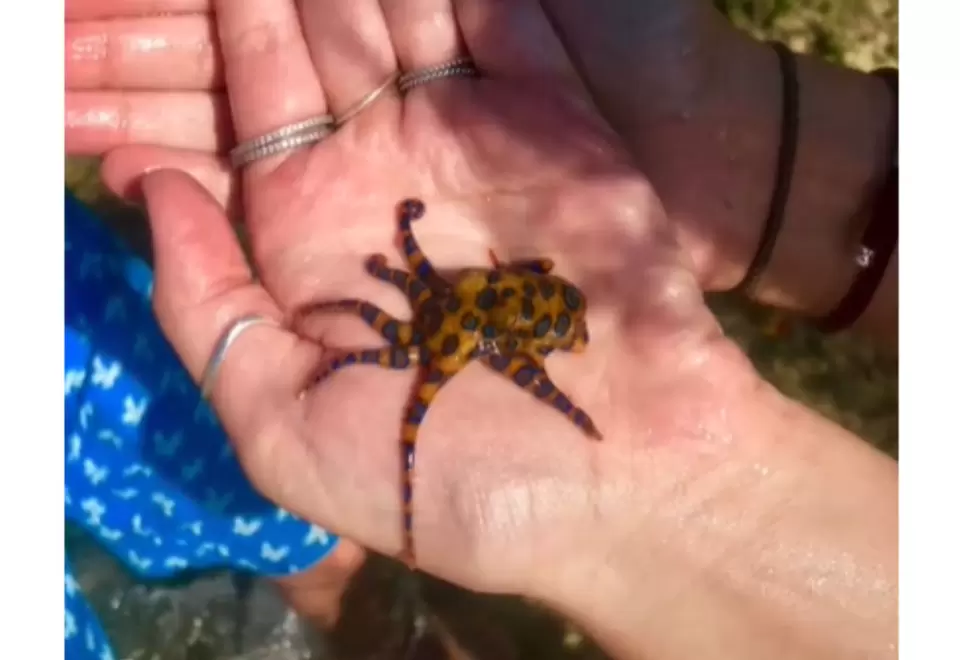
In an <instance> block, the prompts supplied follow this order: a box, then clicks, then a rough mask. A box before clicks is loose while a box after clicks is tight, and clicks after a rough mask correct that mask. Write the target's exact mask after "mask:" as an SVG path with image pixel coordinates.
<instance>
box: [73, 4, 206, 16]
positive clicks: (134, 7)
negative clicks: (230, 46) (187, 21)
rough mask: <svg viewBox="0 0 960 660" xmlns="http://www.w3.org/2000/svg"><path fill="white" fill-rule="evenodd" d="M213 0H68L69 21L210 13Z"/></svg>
mask: <svg viewBox="0 0 960 660" xmlns="http://www.w3.org/2000/svg"><path fill="white" fill-rule="evenodd" d="M212 10H213V0H67V2H66V4H65V6H64V14H65V16H66V20H67V21H80V20H93V19H101V18H129V17H132V16H147V15H150V14H161V13H163V14H190V13H209V12H210V11H212Z"/></svg>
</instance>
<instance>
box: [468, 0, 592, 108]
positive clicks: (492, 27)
mask: <svg viewBox="0 0 960 660" xmlns="http://www.w3.org/2000/svg"><path fill="white" fill-rule="evenodd" d="M452 1H453V5H454V8H455V9H456V15H457V21H458V23H459V25H460V30H461V32H462V33H463V38H464V41H465V42H466V44H467V48H469V49H470V54H471V56H472V57H473V59H474V60H475V62H476V63H477V66H478V68H479V69H480V70H481V71H482V72H484V73H486V74H488V75H495V76H497V77H500V78H506V79H514V80H517V79H522V80H527V81H535V82H536V81H548V82H549V83H551V84H555V85H556V84H559V85H560V86H562V87H565V88H572V89H575V90H576V91H578V92H579V93H581V95H582V96H583V98H588V96H587V89H586V87H585V86H584V84H583V82H582V81H581V79H580V76H579V75H578V74H577V71H576V68H575V67H574V65H573V63H572V61H571V60H570V57H569V55H568V53H567V51H566V49H565V48H564V46H563V43H562V42H561V41H560V38H559V37H558V36H557V33H556V31H555V30H554V29H553V26H552V25H551V23H550V21H549V19H548V18H547V16H546V14H544V12H543V9H542V8H541V6H540V2H538V1H537V0H452Z"/></svg>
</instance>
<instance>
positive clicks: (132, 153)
mask: <svg viewBox="0 0 960 660" xmlns="http://www.w3.org/2000/svg"><path fill="white" fill-rule="evenodd" d="M157 170H178V171H180V172H186V173H187V174H189V175H190V177H191V178H192V179H193V180H194V181H196V182H197V183H199V184H200V185H201V186H203V188H204V189H205V190H206V191H207V193H208V194H209V195H210V196H211V197H213V198H214V199H215V200H216V201H217V203H218V204H219V205H220V206H221V207H223V208H224V209H226V211H227V216H228V217H229V218H231V219H235V218H239V217H240V214H241V208H240V196H239V192H240V191H239V188H240V186H239V183H240V182H239V178H238V176H237V175H236V174H235V173H234V172H232V171H231V170H230V168H229V166H228V165H227V163H226V162H224V160H223V159H222V158H217V157H215V156H212V155H210V154H209V153H205V152H202V151H191V150H188V149H170V148H167V147H151V146H143V145H131V146H125V147H120V148H118V149H114V150H112V151H109V152H108V153H107V154H106V156H104V159H103V163H102V164H101V165H100V178H101V180H102V181H103V183H104V184H105V185H106V186H107V187H108V188H109V189H110V190H111V191H113V192H114V193H115V194H116V195H118V196H120V197H122V198H124V199H126V200H129V201H139V200H141V199H142V191H141V186H140V184H141V181H142V179H143V177H144V175H146V174H148V173H149V172H154V171H157Z"/></svg>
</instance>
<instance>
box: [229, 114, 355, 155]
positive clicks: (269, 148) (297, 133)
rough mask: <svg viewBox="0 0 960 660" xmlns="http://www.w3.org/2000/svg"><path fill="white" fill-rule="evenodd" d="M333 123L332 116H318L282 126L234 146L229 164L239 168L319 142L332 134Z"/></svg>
mask: <svg viewBox="0 0 960 660" xmlns="http://www.w3.org/2000/svg"><path fill="white" fill-rule="evenodd" d="M335 123H336V122H335V120H334V118H333V116H331V115H320V116H319V117H311V118H310V119H305V120H303V121H298V122H296V123H294V124H288V125H287V126H282V127H281V128H278V129H277V130H275V131H271V132H270V133H266V134H264V135H261V136H259V137H256V138H253V139H252V140H248V141H246V142H242V143H240V144H238V145H237V146H235V147H234V148H233V149H231V150H230V162H231V164H232V165H233V167H234V168H239V167H242V166H243V165H246V164H248V163H251V162H253V161H255V160H259V159H260V158H265V157H267V156H272V155H274V154H278V153H280V152H282V151H287V150H289V149H296V148H297V147H301V146H303V145H306V144H312V143H314V142H319V141H320V140H322V139H323V138H325V137H327V136H328V135H330V133H332V132H333V130H334V127H335Z"/></svg>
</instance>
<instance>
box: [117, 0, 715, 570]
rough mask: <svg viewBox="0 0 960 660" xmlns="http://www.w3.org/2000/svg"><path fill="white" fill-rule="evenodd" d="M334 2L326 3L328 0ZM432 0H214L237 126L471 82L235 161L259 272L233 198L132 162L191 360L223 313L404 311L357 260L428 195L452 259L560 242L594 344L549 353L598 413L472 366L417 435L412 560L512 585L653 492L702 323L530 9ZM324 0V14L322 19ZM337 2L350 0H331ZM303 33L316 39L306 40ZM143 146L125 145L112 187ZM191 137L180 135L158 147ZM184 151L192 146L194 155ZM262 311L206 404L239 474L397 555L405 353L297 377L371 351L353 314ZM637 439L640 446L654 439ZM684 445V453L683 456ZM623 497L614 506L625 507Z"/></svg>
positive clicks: (701, 397) (225, 318)
mask: <svg viewBox="0 0 960 660" xmlns="http://www.w3.org/2000/svg"><path fill="white" fill-rule="evenodd" d="M334 5H336V7H333V6H334ZM453 5H456V6H455V7H454V6H452V5H451V3H450V2H448V1H444V0H432V1H427V0H420V1H417V2H415V1H412V0H411V1H409V2H399V1H398V2H392V3H383V7H384V9H385V11H386V13H385V14H384V13H383V12H382V11H381V9H380V7H381V5H380V4H379V3H377V2H372V1H371V2H366V1H363V2H357V1H356V0H351V1H350V2H341V3H338V2H327V3H303V7H302V14H303V25H304V27H303V31H302V33H301V30H300V27H299V25H298V20H299V18H298V15H297V12H296V10H295V8H294V7H293V5H292V3H287V2H279V1H273V2H266V1H257V2H253V1H251V2H243V3H240V2H233V1H231V2H222V3H218V6H217V7H216V10H217V12H218V18H217V20H218V23H219V31H220V40H221V42H222V45H223V49H224V60H225V63H226V76H227V88H228V92H229V97H230V104H231V110H232V113H233V117H234V125H235V127H236V131H237V133H238V138H239V139H241V140H246V139H250V138H252V137H255V136H257V135H259V134H262V133H265V132H268V131H271V130H273V129H275V128H277V127H279V126H281V125H284V124H288V123H291V122H294V121H298V120H301V119H303V118H305V117H307V116H310V115H317V114H322V113H324V112H327V111H329V112H332V113H333V114H334V115H337V114H339V113H342V112H343V111H344V110H345V109H346V108H347V107H349V106H350V104H352V103H353V102H355V101H356V100H357V99H359V98H360V97H362V96H363V95H364V94H365V93H367V92H369V91H370V90H371V89H374V88H376V87H377V86H378V85H379V84H380V83H381V82H382V81H383V80H384V79H385V78H387V77H388V76H389V75H390V74H391V73H392V71H394V70H395V69H396V68H397V66H400V67H402V68H403V69H404V70H414V69H419V68H423V67H426V66H432V65H435V64H438V63H441V62H443V61H446V60H449V59H452V58H453V57H456V56H458V55H462V54H463V53H464V51H466V52H469V54H470V56H471V57H472V58H473V59H474V60H475V62H476V63H477V65H478V67H479V69H480V70H481V71H482V73H483V77H482V78H480V79H471V80H468V79H463V78H450V79H446V80H441V81H437V82H433V83H429V84H426V85H423V86H421V87H418V88H415V89H414V90H412V91H410V92H409V94H408V95H407V96H405V97H399V96H396V95H386V96H383V97H381V98H380V99H378V100H377V101H376V102H375V103H374V104H373V105H372V106H370V107H369V108H367V109H366V110H364V111H363V112H362V113H361V114H360V115H358V116H357V117H355V118H354V119H352V120H350V121H349V122H348V123H346V124H345V125H344V126H343V127H342V128H341V129H340V130H338V131H337V132H336V133H335V134H333V135H332V136H331V137H329V138H327V139H325V140H323V141H322V142H320V143H319V144H317V145H315V146H313V147H312V148H310V149H304V150H301V151H299V152H295V153H289V154H286V155H283V156H277V157H274V158H272V159H270V160H265V161H258V162H257V163H255V164H253V165H251V166H249V167H248V168H247V170H246V173H245V180H244V186H245V187H244V208H245V217H244V221H245V225H246V229H247V231H248V233H249V236H250V239H251V244H252V248H253V254H254V261H255V264H256V268H257V277H258V280H257V281H253V280H252V279H251V277H250V273H249V271H248V268H247V266H246V262H245V261H244V258H243V255H242V252H241V250H240V247H239V245H238V244H237V242H236V240H235V239H234V237H233V234H232V231H231V229H230V227H229V225H228V223H227V221H226V219H225V217H224V214H223V211H222V209H221V207H220V206H219V205H218V204H217V203H216V201H215V200H214V199H213V198H212V197H211V196H209V195H207V194H205V193H204V191H203V190H202V188H201V187H200V186H198V185H196V184H195V183H193V182H192V181H190V180H189V179H187V178H186V177H184V176H183V175H182V174H178V173H175V172H167V171H162V172H156V173H153V174H150V175H148V176H147V177H146V178H145V179H144V189H145V194H146V198H147V202H148V205H149V207H150V212H151V222H152V224H153V231H154V241H155V251H156V264H157V274H156V278H157V279H156V282H157V285H156V287H157V288H156V294H155V297H156V306H157V313H158V316H159V318H160V322H161V324H162V325H163V327H164V329H165V331H166V332H167V334H168V336H169V337H170V339H171V341H172V342H173V344H174V345H175V346H176V348H177V350H178V351H179V353H180V355H181V357H182V358H183V360H184V362H185V363H186V365H187V366H188V368H189V369H190V370H191V372H192V373H193V374H194V376H195V377H196V378H199V376H200V373H201V371H202V369H203V367H204V366H205V363H206V360H207V359H208V358H209V356H210V354H211V351H212V349H213V346H214V344H215V343H216V341H217V339H218V336H219V335H220V333H221V332H222V331H223V329H224V328H225V327H226V326H227V325H228V324H229V323H230V322H231V321H232V320H233V319H235V318H237V317H238V316H240V315H242V314H248V313H251V312H254V313H260V314H264V315H267V316H271V317H273V318H275V319H278V320H281V319H284V318H288V317H289V315H290V313H291V312H293V311H294V310H296V309H298V308H300V307H301V306H303V305H305V304H309V303H313V302H318V301H323V300H335V299H343V298H359V299H363V300H369V301H370V302H372V303H374V304H376V305H378V306H379V307H381V308H382V309H383V310H384V311H385V312H387V313H389V314H391V315H394V316H396V317H397V318H399V319H407V318H409V315H410V309H409V305H408V303H407V301H406V299H405V298H404V296H403V295H402V294H401V293H400V292H399V291H398V290H397V289H396V288H394V287H391V286H389V285H388V284H386V283H384V282H382V281H380V280H378V279H376V278H374V277H371V276H370V275H368V274H367V273H366V272H365V270H364V263H365V260H366V258H367V257H368V256H369V255H371V254H375V253H383V254H386V255H388V259H389V261H390V265H391V266H393V267H398V268H404V269H408V267H407V266H406V264H404V263H403V261H402V260H401V259H400V253H399V250H398V249H397V215H396V208H397V204H398V202H400V200H401V199H403V198H407V197H418V198H420V199H423V200H424V201H425V203H426V213H425V215H424V217H423V218H422V219H421V220H419V221H418V222H416V223H415V224H414V225H413V232H414V234H415V235H416V238H417V240H418V241H419V243H420V245H421V246H422V247H423V249H424V252H425V253H426V256H427V257H428V258H429V259H430V260H431V261H432V262H433V263H434V265H435V266H436V267H437V268H438V269H439V270H440V271H442V272H445V271H451V270H457V269H461V268H464V267H468V266H489V264H490V256H489V251H490V250H493V251H494V252H495V253H496V255H497V257H498V258H499V259H500V260H501V261H515V260H520V259H531V258H540V257H548V258H550V259H552V260H553V261H554V262H555V263H556V271H555V272H556V273H558V274H560V275H562V276H563V277H565V278H567V279H569V280H570V281H572V282H574V283H576V284H577V286H579V287H580V288H581V289H582V291H583V292H584V294H585V295H586V298H587V300H588V304H589V314H588V323H589V326H590V336H591V341H590V347H589V349H588V350H587V352H586V353H584V354H582V355H568V354H561V353H555V354H554V355H552V356H551V357H550V358H549V359H548V361H547V371H548V373H549V374H550V376H551V378H552V379H553V381H554V382H555V383H556V384H557V386H558V387H559V388H560V389H561V390H562V391H563V392H564V393H565V394H566V395H567V396H569V397H570V399H571V400H572V401H573V402H574V403H575V404H576V405H579V406H580V407H582V408H583V409H584V410H585V411H586V412H587V413H588V414H589V415H590V416H591V417H592V419H593V420H594V422H595V423H596V425H597V427H598V428H599V429H600V431H601V432H602V434H603V436H604V439H603V441H602V442H599V443H598V442H594V441H591V440H589V439H588V438H587V436H586V435H585V434H584V433H583V432H582V431H581V430H580V429H579V428H577V427H576V426H575V425H574V424H572V423H571V422H570V420H569V419H567V418H565V417H564V416H563V415H561V414H560V413H558V412H557V411H556V410H554V409H553V408H551V407H549V406H546V405H544V404H543V403H541V402H538V401H537V400H536V399H535V398H534V397H533V396H531V395H530V394H529V393H527V392H524V391H522V390H521V389H520V388H518V387H516V386H515V385H512V384H511V383H510V381H509V380H507V379H505V378H504V377H503V376H502V375H500V374H496V373H493V372H492V371H491V370H487V369H483V368H482V367H481V366H480V365H478V364H473V365H471V366H470V367H469V368H468V369H466V370H465V371H464V372H463V374H462V375H458V376H456V377H454V378H453V379H452V380H451V381H450V382H449V383H448V384H447V385H445V387H444V388H443V390H442V392H441V393H440V394H439V395H438V397H437V398H436V401H435V402H434V405H432V406H431V408H430V411H429V413H428V416H427V418H426V419H425V421H424V423H423V425H422V427H421V430H420V433H419V442H418V451H417V464H416V474H415V478H414V496H413V512H414V519H413V529H414V535H415V538H416V547H417V562H418V564H419V565H420V566H421V567H422V568H424V569H425V570H429V571H431V572H433V573H436V574H438V575H441V576H443V577H446V578H448V579H452V580H455V581H457V582H460V583H461V584H465V585H467V586H470V587H473V588H479V589H512V588H515V587H516V586H517V584H518V583H520V582H521V581H524V580H529V579H531V578H530V575H529V574H530V572H531V571H534V570H535V569H536V568H537V566H541V565H548V564H550V563H551V562H550V561H549V560H550V559H551V558H556V559H557V560H563V559H565V558H566V557H567V556H568V555H569V554H570V553H571V552H572V550H571V549H572V548H575V547H576V546H577V545H578V544H581V543H582V538H583V537H584V536H590V535H591V534H592V530H595V529H599V528H600V527H603V528H604V529H606V530H608V531H609V529H610V527H611V521H610V520H606V519H605V518H607V517H608V516H613V515H614V514H613V513H610V512H612V511H614V510H615V509H616V507H615V506H613V503H614V502H616V501H617V500H618V499H619V498H622V497H623V495H624V493H625V492H626V491H635V490H637V489H642V488H644V487H645V486H644V479H643V474H644V471H645V470H648V469H650V467H651V464H652V463H651V462H652V461H659V463H658V466H659V467H661V468H668V466H669V465H670V462H671V461H672V460H673V458H671V456H672V455H671V454H670V453H669V452H668V453H666V454H660V457H659V458H658V459H651V458H649V454H644V453H641V447H642V448H643V450H644V452H649V451H650V447H651V443H653V444H654V445H655V444H656V442H657V441H658V440H660V439H663V438H672V437H676V436H679V435H682V434H683V431H684V429H685V428H688V427H693V426H696V424H697V423H698V422H697V420H696V414H693V415H692V414H691V411H698V410H702V409H703V407H704V406H708V405H713V402H712V400H711V399H710V397H711V396H713V394H714V392H715V387H714V385H715V384H714V383H712V382H710V377H709V376H708V375H707V374H708V373H710V372H711V371H710V370H711V366H710V364H709V363H710V359H709V357H708V356H713V355H715V354H716V353H715V351H714V350H713V349H714V348H715V346H714V344H715V343H716V338H717V337H718V332H717V328H716V324H715V322H714V320H713V319H712V317H711V316H710V314H709V313H708V311H707V310H706V308H705V307H704V305H703V302H702V298H701V294H700V291H699V290H698V288H697V286H696V281H695V279H694V277H693V276H692V275H691V273H690V271H689V268H688V267H687V264H686V263H685V262H684V260H683V259H682V258H681V255H680V253H679V252H678V250H677V247H676V242H675V239H674V236H673V233H672V231H671V229H670V228H669V226H668V225H667V224H666V222H665V217H664V214H663V211H662V209H661V207H660V204H659V202H658V200H657V199H656V197H655V195H654V194H653V192H652V191H651V190H650V188H649V186H648V185H647V183H646V182H645V181H644V180H643V179H642V178H641V177H640V176H639V175H638V174H637V173H636V172H635V171H634V170H632V169H631V167H630V164H629V160H628V158H627V156H626V155H625V152H623V151H622V150H621V148H620V146H619V145H618V143H617V141H616V137H615V135H614V134H613V133H612V132H611V131H610V129H609V128H608V127H607V126H606V125H604V123H603V122H602V120H601V119H600V118H599V116H598V115H597V114H596V113H595V112H594V111H593V109H592V108H591V106H590V105H589V104H588V103H586V102H585V101H584V100H583V99H584V96H583V95H582V94H581V92H580V89H579V85H578V82H577V79H576V78H575V76H574V74H573V72H572V67H571V66H570V65H569V63H568V62H567V60H566V59H565V57H564V54H563V51H562V48H561V47H560V45H559V43H558V42H556V41H555V40H554V39H553V37H552V33H551V32H550V29H549V27H548V23H547V22H546V20H545V19H544V18H543V16H542V15H540V14H539V9H538V3H536V2H526V1H525V2H510V3H507V2H470V1H468V0H462V1H461V2H455V3H453ZM318 7H322V8H323V10H324V11H325V12H326V13H324V14H323V16H320V15H316V16H314V15H313V14H319V12H320V11H321V10H320V9H319V8H318ZM332 9H337V10H338V11H331V10H332ZM304 37H305V40H304ZM144 149H146V147H126V148H124V149H121V150H119V151H117V152H114V153H113V154H112V155H111V156H110V158H109V159H108V162H107V164H106V167H107V168H110V169H111V170H112V172H113V174H112V177H113V179H114V181H118V180H123V179H124V178H127V179H130V178H133V177H134V176H135V175H137V174H139V173H140V172H139V171H138V167H139V166H140V165H141V164H142V163H143V162H144ZM190 157H192V156H189V155H183V154H176V153H171V154H170V155H169V156H166V157H165V158H167V161H166V162H167V163H168V164H170V165H173V166H176V164H177V159H180V158H183V159H186V158H190ZM184 162H185V161H184ZM300 333H301V334H303V335H308V336H309V337H310V339H305V338H304V337H302V336H299V335H298V334H297V333H294V332H291V331H289V330H287V329H279V328H269V327H260V328H256V329H252V330H250V331H248V332H247V333H245V334H244V335H243V337H242V338H241V339H239V340H238V341H237V343H236V344H234V346H233V348H231V350H230V352H229V354H228V357H227V359H226V361H225V363H224V365H223V368H222V369H221V371H220V373H219V376H218V380H217V383H216V387H215V389H214V392H213V402H214V405H215V407H216V409H217V412H218V414H219V416H220V418H221V420H222V422H223V424H224V427H225V429H226V430H227V431H228V433H229V434H230V436H231V437H232V438H233V440H234V442H235V443H236V445H237V452H238V455H239V457H240V459H241V461H242V462H243V464H244V466H245V469H246V470H247V471H248V473H249V474H250V477H251V479H252V480H253V482H254V483H255V484H256V485H257V486H258V487H259V488H260V489H261V490H262V491H263V492H264V493H265V494H266V495H267V496H269V497H271V498H273V499H275V500H276V501H277V502H278V503H280V504H281V505H283V506H285V507H286V508H288V509H290V510H291V511H294V512H296V513H297V514H299V515H301V516H303V517H305V518H307V519H311V520H314V521H317V522H319V523H321V524H323V525H324V526H326V527H328V528H330V529H332V530H334V531H336V532H338V533H342V534H344V535H345V536H348V537H352V538H354V539H356V540H357V541H359V542H361V543H363V544H364V545H366V546H368V547H371V548H374V549H377V550H379V551H382V552H385V553H389V554H396V553H398V552H399V550H400V548H401V542H402V529H403V528H402V524H401V519H402V517H401V510H402V500H401V478H402V472H401V470H400V465H401V463H400V456H401V448H400V443H399V434H400V427H401V421H402V419H403V416H404V408H405V406H406V405H407V402H408V400H409V396H410V392H411V389H412V388H413V387H414V382H415V370H413V369H410V370H407V371H400V370H389V369H382V368H378V367H375V366H366V365H363V366H354V367H350V368H348V369H344V370H342V371H340V372H338V373H337V374H335V375H333V376H332V377H330V378H329V379H327V380H324V381H323V382H321V383H319V384H317V385H315V386H312V387H310V388H309V389H308V390H307V391H306V393H305V396H300V394H301V392H302V390H303V386H304V384H305V383H308V382H309V378H310V375H311V373H313V372H314V371H315V370H316V369H317V367H318V365H319V364H321V363H323V362H325V361H327V360H329V359H330V355H331V354H334V355H335V354H337V353H338V352H339V349H341V348H367V347H377V346H382V345H383V344H384V341H383V339H382V338H380V337H379V336H378V334H377V333H376V332H374V331H373V330H372V329H370V328H369V327H367V326H366V325H365V324H364V323H363V321H362V320H360V319H359V318H357V317H355V316H351V315H344V314H330V315H313V316H311V317H309V320H308V322H307V323H304V324H303V325H302V327H301V328H300ZM644 456H647V458H644ZM678 460H679V459H678ZM637 523H638V521H637V517H636V516H629V518H628V519H625V520H617V521H614V522H613V524H614V525H621V526H622V525H630V526H635V525H636V524H637Z"/></svg>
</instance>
